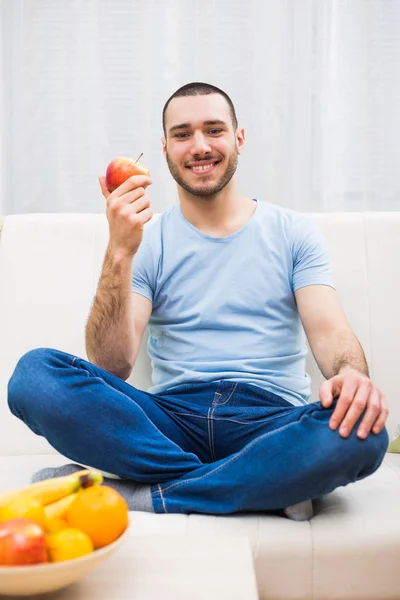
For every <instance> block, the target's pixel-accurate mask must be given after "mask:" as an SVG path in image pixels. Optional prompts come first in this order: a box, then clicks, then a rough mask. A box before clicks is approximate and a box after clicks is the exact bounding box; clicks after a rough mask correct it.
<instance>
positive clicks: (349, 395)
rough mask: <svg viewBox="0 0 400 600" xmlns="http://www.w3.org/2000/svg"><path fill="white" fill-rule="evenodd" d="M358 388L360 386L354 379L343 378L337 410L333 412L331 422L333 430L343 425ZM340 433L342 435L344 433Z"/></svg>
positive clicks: (330, 425)
mask: <svg viewBox="0 0 400 600" xmlns="http://www.w3.org/2000/svg"><path fill="white" fill-rule="evenodd" d="M357 387H358V385H357V384H356V381H355V380H354V379H353V378H350V377H347V378H346V377H345V378H343V383H342V389H341V392H340V395H339V398H338V401H337V403H336V407H335V410H334V411H333V413H332V416H331V418H330V421H329V427H330V428H331V429H337V427H338V426H339V425H340V423H342V421H343V419H344V416H345V414H346V413H347V410H348V408H349V407H350V405H351V403H352V402H353V398H354V395H355V393H356V390H357ZM340 433H341V434H342V432H340Z"/></svg>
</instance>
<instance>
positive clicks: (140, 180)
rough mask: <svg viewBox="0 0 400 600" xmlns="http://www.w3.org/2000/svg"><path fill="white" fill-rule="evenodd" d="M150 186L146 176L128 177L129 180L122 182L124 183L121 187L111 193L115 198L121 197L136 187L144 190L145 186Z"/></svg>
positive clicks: (150, 182) (148, 178)
mask: <svg viewBox="0 0 400 600" xmlns="http://www.w3.org/2000/svg"><path fill="white" fill-rule="evenodd" d="M151 184H152V181H151V179H150V177H148V176H147V175H133V176H132V177H129V179H127V180H126V181H124V183H121V185H120V186H119V187H117V189H116V190H114V191H113V194H115V195H116V196H123V195H124V194H126V193H127V192H130V191H131V190H134V189H136V188H138V187H142V188H144V189H146V188H147V186H149V185H151Z"/></svg>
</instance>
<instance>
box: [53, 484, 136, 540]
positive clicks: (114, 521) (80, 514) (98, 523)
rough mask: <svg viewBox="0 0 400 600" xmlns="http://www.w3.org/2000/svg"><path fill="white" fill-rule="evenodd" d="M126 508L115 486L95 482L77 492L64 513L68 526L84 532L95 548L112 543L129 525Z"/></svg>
mask: <svg viewBox="0 0 400 600" xmlns="http://www.w3.org/2000/svg"><path fill="white" fill-rule="evenodd" d="M128 517H129V509H128V505H127V504H126V502H125V500H124V499H123V497H122V496H121V494H119V493H118V492H117V491H116V490H114V489H113V488H111V487H109V486H107V485H94V486H92V487H88V488H86V489H84V490H81V491H80V492H78V495H77V497H76V498H75V500H74V501H73V502H72V504H70V506H69V507H68V508H67V512H66V513H65V515H64V518H65V520H66V521H67V523H68V526H69V527H76V528H77V529H80V530H81V531H84V532H85V533H87V535H88V536H89V537H90V539H91V540H92V542H93V546H94V547H95V548H102V547H103V546H107V545H108V544H111V542H113V541H114V540H116V539H117V538H119V536H120V535H121V534H122V533H123V532H124V531H125V529H126V528H127V527H128Z"/></svg>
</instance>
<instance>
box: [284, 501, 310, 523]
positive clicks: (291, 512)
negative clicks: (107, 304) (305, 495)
mask: <svg viewBox="0 0 400 600" xmlns="http://www.w3.org/2000/svg"><path fill="white" fill-rule="evenodd" d="M283 512H284V513H285V515H286V516H287V518H288V519H292V520H293V521H308V520H309V519H311V517H313V516H314V511H313V505H312V502H311V500H305V501H304V502H298V503H297V504H292V505H291V506H287V507H286V508H284V509H283Z"/></svg>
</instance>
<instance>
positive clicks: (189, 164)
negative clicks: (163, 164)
mask: <svg viewBox="0 0 400 600" xmlns="http://www.w3.org/2000/svg"><path fill="white" fill-rule="evenodd" d="M165 129H166V136H167V137H166V139H165V140H163V150H164V156H165V157H166V160H167V163H168V167H169V170H170V172H171V175H172V177H173V178H174V179H175V181H176V182H177V183H178V185H180V186H181V187H182V188H183V189H185V190H186V191H188V192H190V193H191V194H193V195H194V196H202V197H209V196H214V195H215V194H217V193H218V192H219V191H221V190H222V189H223V188H224V187H225V186H226V185H227V184H228V183H229V181H230V180H231V179H232V177H233V175H234V173H235V171H236V167H237V163H238V155H239V153H240V149H241V147H242V146H243V142H244V134H243V131H242V130H236V131H235V130H234V127H233V122H232V116H231V112H230V109H229V105H228V103H227V101H226V100H225V98H224V97H223V96H221V95H220V94H210V95H208V96H185V97H180V98H174V99H173V100H171V102H170V104H169V106H168V108H167V111H166V115H165Z"/></svg>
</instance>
